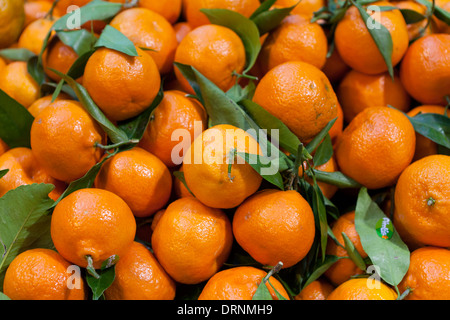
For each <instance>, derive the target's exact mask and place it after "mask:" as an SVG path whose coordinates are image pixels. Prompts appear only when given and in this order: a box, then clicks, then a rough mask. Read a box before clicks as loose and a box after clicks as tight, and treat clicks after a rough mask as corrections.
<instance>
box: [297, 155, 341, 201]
mask: <svg viewBox="0 0 450 320" xmlns="http://www.w3.org/2000/svg"><path fill="white" fill-rule="evenodd" d="M315 169H316V170H319V171H324V172H336V171H339V168H338V166H337V162H336V159H335V157H331V158H330V160H328V161H327V162H325V163H324V164H321V165H319V166H315ZM302 173H303V171H302V169H301V168H299V174H302ZM305 179H306V181H308V182H309V183H310V184H313V181H312V179H310V178H309V177H305ZM317 185H318V186H319V188H320V190H321V191H322V193H323V195H324V196H325V197H326V198H328V199H331V198H332V197H333V196H334V194H335V193H336V192H337V191H338V189H339V188H338V187H337V186H335V185H332V184H328V183H325V182H322V181H317Z"/></svg>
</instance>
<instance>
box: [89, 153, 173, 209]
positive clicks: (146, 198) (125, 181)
mask: <svg viewBox="0 0 450 320" xmlns="http://www.w3.org/2000/svg"><path fill="white" fill-rule="evenodd" d="M95 187H96V188H100V189H105V190H108V191H111V192H113V193H115V194H116V195H118V196H119V197H121V198H122V199H123V200H124V201H125V202H126V203H127V204H128V206H129V207H130V209H131V211H133V214H134V215H135V216H136V217H149V216H151V215H153V214H154V213H155V212H156V211H158V210H159V209H161V208H162V207H163V206H165V205H166V203H167V201H168V200H169V197H170V194H171V191H172V177H171V175H170V172H169V169H167V167H166V166H165V165H164V163H163V162H162V161H161V160H159V159H158V158H157V157H156V156H155V155H153V154H151V153H150V152H147V151H145V150H144V149H141V148H138V147H135V148H133V149H131V150H127V151H123V152H120V153H118V154H116V155H115V156H113V157H111V158H109V159H108V160H106V162H105V163H104V164H103V166H102V168H101V170H100V172H99V173H98V175H97V178H96V179H95Z"/></svg>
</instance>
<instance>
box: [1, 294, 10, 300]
mask: <svg viewBox="0 0 450 320" xmlns="http://www.w3.org/2000/svg"><path fill="white" fill-rule="evenodd" d="M2 300H3V301H5V300H11V299H10V298H9V297H8V296H7V295H6V294H4V293H3V292H0V301H2Z"/></svg>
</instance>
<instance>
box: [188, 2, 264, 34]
mask: <svg viewBox="0 0 450 320" xmlns="http://www.w3.org/2000/svg"><path fill="white" fill-rule="evenodd" d="M259 5H260V3H259V1H258V0H183V15H184V17H185V19H186V21H187V22H188V23H189V24H190V25H191V26H192V27H193V28H196V27H199V26H201V25H205V24H210V21H209V19H208V17H207V16H206V15H205V14H203V13H202V12H201V11H200V9H228V10H232V11H235V12H238V13H240V14H242V15H243V16H245V17H247V18H249V17H250V16H251V15H252V13H253V12H254V11H255V10H256V9H258V7H259Z"/></svg>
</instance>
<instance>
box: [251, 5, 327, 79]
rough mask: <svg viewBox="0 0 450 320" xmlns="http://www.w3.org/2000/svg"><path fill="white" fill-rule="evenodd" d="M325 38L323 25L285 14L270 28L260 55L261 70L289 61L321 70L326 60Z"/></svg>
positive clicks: (264, 71) (299, 16)
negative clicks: (305, 63) (279, 21)
mask: <svg viewBox="0 0 450 320" xmlns="http://www.w3.org/2000/svg"><path fill="white" fill-rule="evenodd" d="M327 42H328V40H327V37H326V35H325V32H324V31H323V29H322V27H321V26H320V25H319V24H318V23H316V22H313V23H312V22H310V21H309V19H307V18H306V17H304V16H301V15H297V14H292V15H289V16H287V17H286V18H285V19H284V20H283V21H282V22H281V23H280V24H279V26H278V27H277V28H276V29H275V30H273V31H271V32H270V33H269V35H268V36H267V38H266V39H265V41H264V44H263V46H262V48H261V53H260V55H259V60H260V61H259V63H260V66H261V70H262V72H263V73H266V72H267V71H269V70H270V69H272V68H273V67H276V66H278V65H280V64H282V63H284V62H288V61H297V60H298V61H304V62H308V63H310V64H312V65H313V66H315V67H317V68H319V69H322V67H323V66H324V65H325V62H326V59H327V51H328V43H327Z"/></svg>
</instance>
